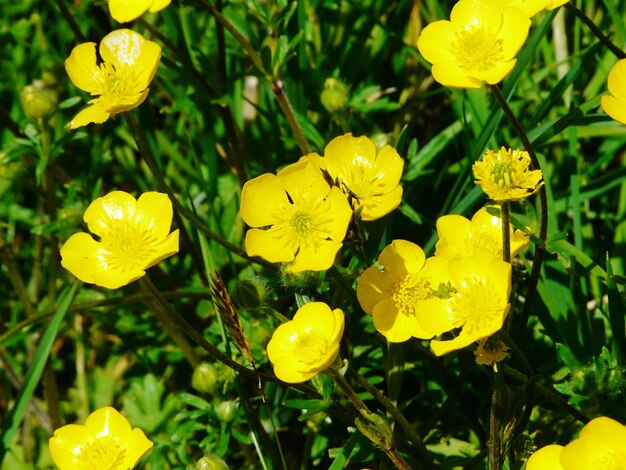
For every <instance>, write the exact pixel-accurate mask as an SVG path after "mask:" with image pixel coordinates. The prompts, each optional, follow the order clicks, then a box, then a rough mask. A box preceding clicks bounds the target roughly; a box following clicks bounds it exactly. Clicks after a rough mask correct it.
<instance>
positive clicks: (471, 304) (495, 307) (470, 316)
mask: <svg viewBox="0 0 626 470" xmlns="http://www.w3.org/2000/svg"><path fill="white" fill-rule="evenodd" d="M448 274H449V278H450V281H451V288H452V289H451V293H450V296H449V298H448V300H447V301H446V310H447V313H448V317H449V318H450V320H451V323H452V328H459V327H460V328H461V332H460V333H459V334H458V336H456V337H455V338H454V339H451V340H432V341H431V342H430V347H431V348H432V350H433V351H434V353H435V354H436V355H437V356H441V355H442V354H446V353H449V352H450V351H454V350H457V349H461V348H464V347H465V346H468V345H469V344H471V343H473V342H474V341H478V340H479V339H482V338H487V337H488V336H491V335H492V334H494V333H495V332H497V331H498V330H500V328H502V324H503V323H504V319H505V318H506V314H507V313H508V311H509V307H510V304H509V295H510V293H511V265H510V264H509V263H505V262H504V261H502V260H501V259H499V258H497V257H495V256H494V255H493V254H492V253H491V252H489V251H486V250H481V249H480V248H478V247H476V248H474V253H473V256H471V257H462V256H457V257H456V258H454V259H453V260H451V261H450V262H449V264H448ZM452 328H450V329H452Z"/></svg>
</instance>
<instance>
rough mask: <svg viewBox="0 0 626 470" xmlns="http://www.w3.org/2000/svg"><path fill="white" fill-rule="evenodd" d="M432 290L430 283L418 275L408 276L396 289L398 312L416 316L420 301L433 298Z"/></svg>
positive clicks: (394, 297) (395, 297)
mask: <svg viewBox="0 0 626 470" xmlns="http://www.w3.org/2000/svg"><path fill="white" fill-rule="evenodd" d="M432 293H433V291H432V289H431V288H430V284H429V283H428V281H427V280H426V279H424V278H422V277H419V276H418V275H416V274H407V275H406V276H405V277H404V279H402V281H400V282H399V283H398V284H397V285H396V286H395V288H394V292H393V294H392V298H393V301H394V302H395V304H396V307H397V308H398V312H400V313H402V314H404V315H414V314H415V306H416V304H417V302H418V301H420V300H425V299H428V298H429V297H432Z"/></svg>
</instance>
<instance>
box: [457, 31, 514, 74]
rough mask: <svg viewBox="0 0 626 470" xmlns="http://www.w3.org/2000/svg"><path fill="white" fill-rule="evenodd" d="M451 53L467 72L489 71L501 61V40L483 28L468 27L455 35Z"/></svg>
mask: <svg viewBox="0 0 626 470" xmlns="http://www.w3.org/2000/svg"><path fill="white" fill-rule="evenodd" d="M452 53H453V54H454V55H455V56H456V58H457V60H458V62H459V66H460V67H461V68H462V69H463V70H465V71H467V72H485V71H489V70H491V69H492V68H494V67H495V65H496V63H497V62H501V61H502V39H498V38H496V36H495V34H493V33H492V32H491V31H488V30H487V29H485V28H484V27H483V26H470V27H468V28H466V29H464V30H463V31H458V32H457V33H456V36H455V38H454V39H453V41H452Z"/></svg>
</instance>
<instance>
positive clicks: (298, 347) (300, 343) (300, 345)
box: [293, 331, 328, 365]
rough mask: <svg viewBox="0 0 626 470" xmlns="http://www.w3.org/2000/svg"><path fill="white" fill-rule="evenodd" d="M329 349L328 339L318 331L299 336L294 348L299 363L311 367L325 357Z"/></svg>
mask: <svg viewBox="0 0 626 470" xmlns="http://www.w3.org/2000/svg"><path fill="white" fill-rule="evenodd" d="M327 349H328V341H326V338H325V337H324V336H323V335H322V334H320V333H317V332H316V331H310V332H308V333H304V334H302V335H300V336H298V339H297V340H296V343H295V345H294V348H293V355H294V357H295V358H296V360H297V361H299V362H302V363H304V364H307V365H310V364H314V363H315V362H317V361H319V359H320V358H321V357H324V355H325V354H326V350H327Z"/></svg>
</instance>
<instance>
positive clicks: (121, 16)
mask: <svg viewBox="0 0 626 470" xmlns="http://www.w3.org/2000/svg"><path fill="white" fill-rule="evenodd" d="M152 2H153V0H109V13H110V14H111V16H112V17H113V19H114V20H115V21H118V22H120V23H127V22H129V21H132V20H134V19H136V18H139V17H140V16H141V15H143V14H144V13H145V12H146V11H148V8H150V6H151V5H152Z"/></svg>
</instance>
